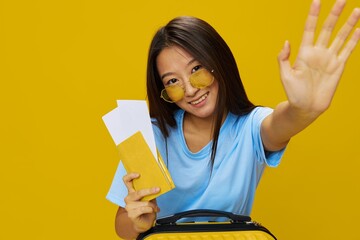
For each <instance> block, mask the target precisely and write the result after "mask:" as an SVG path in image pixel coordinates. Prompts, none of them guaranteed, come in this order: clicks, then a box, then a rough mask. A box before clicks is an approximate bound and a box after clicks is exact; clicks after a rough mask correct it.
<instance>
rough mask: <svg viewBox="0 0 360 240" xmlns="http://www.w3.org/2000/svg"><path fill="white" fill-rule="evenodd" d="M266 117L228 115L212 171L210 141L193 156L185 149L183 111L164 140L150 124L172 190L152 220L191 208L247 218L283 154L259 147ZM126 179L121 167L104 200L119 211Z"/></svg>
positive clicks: (259, 112)
mask: <svg viewBox="0 0 360 240" xmlns="http://www.w3.org/2000/svg"><path fill="white" fill-rule="evenodd" d="M271 112H272V109H270V108H265V107H257V108H255V109H254V110H253V111H252V112H251V113H249V114H247V115H244V116H237V115H234V114H231V113H229V114H228V115H227V117H226V119H225V121H224V123H223V125H222V127H221V129H220V135H219V139H218V147H217V152H216V158H215V163H214V166H213V169H212V172H211V168H210V164H209V161H210V155H211V146H212V142H209V143H208V144H207V145H206V146H205V147H204V148H203V149H201V150H200V151H199V152H196V153H193V152H191V151H190V150H189V149H188V147H187V145H186V142H185V138H184V134H183V119H184V111H183V110H178V111H177V112H176V113H175V115H174V116H175V119H176V123H177V127H176V128H170V129H169V130H170V134H169V137H168V138H167V139H166V140H165V138H164V137H163V135H162V134H161V131H160V129H159V128H158V127H156V125H155V124H153V128H154V135H155V141H156V145H157V147H158V149H159V152H160V154H161V156H162V158H163V160H164V162H165V163H166V164H167V167H168V169H169V172H170V175H171V177H172V179H173V181H174V183H175V186H176V188H175V189H173V190H171V191H170V192H167V193H165V194H164V195H161V196H160V197H158V198H157V204H158V206H159V207H160V209H161V211H160V212H159V213H158V215H157V217H158V218H161V217H165V216H169V215H172V214H174V213H177V212H182V211H186V210H193V209H214V210H222V211H228V212H233V213H236V214H242V215H250V212H251V209H252V205H253V201H254V196H255V191H256V187H257V185H258V183H259V180H260V178H261V176H262V173H263V171H264V169H265V166H266V165H269V166H273V167H275V166H277V165H278V164H279V162H280V159H281V157H282V155H283V153H284V149H283V150H281V151H277V152H265V150H264V148H263V144H262V140H261V136H260V126H261V122H262V121H263V119H264V118H265V117H266V116H268V115H269V114H270V113H271ZM165 141H167V144H165ZM166 145H167V149H166ZM125 174H126V172H125V170H124V169H123V167H122V165H121V164H120V165H119V168H118V170H117V172H116V174H115V177H114V180H113V183H112V186H111V188H110V191H109V193H108V195H107V199H108V200H110V201H112V202H114V203H115V204H118V205H119V206H122V207H124V206H125V203H124V198H125V197H126V195H127V189H126V187H125V185H124V183H123V182H122V177H123V175H125Z"/></svg>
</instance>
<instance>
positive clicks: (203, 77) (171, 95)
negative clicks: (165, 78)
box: [160, 68, 214, 103]
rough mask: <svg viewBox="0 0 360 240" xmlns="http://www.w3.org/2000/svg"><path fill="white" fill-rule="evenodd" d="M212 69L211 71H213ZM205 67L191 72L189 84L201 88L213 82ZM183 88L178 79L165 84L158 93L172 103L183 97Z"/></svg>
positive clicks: (212, 77)
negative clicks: (167, 84) (172, 82)
mask: <svg viewBox="0 0 360 240" xmlns="http://www.w3.org/2000/svg"><path fill="white" fill-rule="evenodd" d="M213 72H214V70H212V71H211V73H213ZM211 73H210V72H209V71H208V70H206V69H205V68H201V69H199V70H198V71H196V72H194V73H192V74H191V75H190V77H189V81H190V84H191V86H193V87H194V88H198V89H203V88H206V87H208V86H210V85H211V84H212V83H213V82H214V76H213V75H212V74H211ZM184 95H185V89H184V85H183V84H182V83H180V82H179V81H178V82H176V83H174V84H171V85H170V86H166V87H165V88H164V89H163V90H162V91H161V94H160V97H161V98H162V99H164V100H165V101H166V102H169V103H174V102H177V101H180V100H181V99H183V98H184Z"/></svg>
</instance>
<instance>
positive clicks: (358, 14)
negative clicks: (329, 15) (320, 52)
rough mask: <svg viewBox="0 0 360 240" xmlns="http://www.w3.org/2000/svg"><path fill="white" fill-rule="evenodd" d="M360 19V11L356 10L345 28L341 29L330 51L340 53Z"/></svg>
mask: <svg viewBox="0 0 360 240" xmlns="http://www.w3.org/2000/svg"><path fill="white" fill-rule="evenodd" d="M359 19H360V9H359V8H355V9H354V11H353V12H352V14H351V15H350V17H349V18H348V20H347V21H346V23H345V24H344V26H342V28H341V29H340V31H339V33H338V34H337V36H336V38H335V39H334V41H333V43H332V44H331V46H330V50H331V51H334V52H336V53H338V52H339V51H340V49H341V48H342V46H343V45H344V43H345V41H346V39H347V38H348V36H349V35H350V33H351V31H352V30H353V29H354V27H355V25H356V24H357V22H358V21H359Z"/></svg>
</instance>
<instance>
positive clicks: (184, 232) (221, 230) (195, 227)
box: [137, 209, 276, 240]
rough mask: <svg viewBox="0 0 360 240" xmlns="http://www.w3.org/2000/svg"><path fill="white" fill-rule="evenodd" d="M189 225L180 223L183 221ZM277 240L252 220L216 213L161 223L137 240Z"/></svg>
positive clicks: (184, 215)
mask: <svg viewBox="0 0 360 240" xmlns="http://www.w3.org/2000/svg"><path fill="white" fill-rule="evenodd" d="M194 217H196V218H197V217H225V218H226V219H228V221H221V222H219V221H214V222H194V221H188V219H189V220H191V219H192V218H194ZM184 218H185V219H186V222H181V223H178V222H177V221H178V220H180V219H184ZM142 239H145V240H160V239H161V240H170V239H171V240H177V239H179V240H180V239H181V240H187V239H189V240H190V239H191V240H197V239H202V240H204V239H224V240H228V239H229V240H230V239H236V240H274V239H275V240H276V237H275V236H274V235H273V234H272V233H271V232H270V231H269V230H268V229H267V228H265V227H264V226H262V225H261V224H259V223H256V222H254V221H251V218H250V217H249V216H243V215H236V214H233V213H229V212H223V211H217V210H204V209H202V210H191V211H186V212H181V213H177V214H174V215H172V216H170V217H166V218H162V219H158V220H157V221H156V223H155V225H154V227H152V228H151V229H149V230H148V231H146V232H144V233H142V234H140V235H139V236H138V238H137V240H142Z"/></svg>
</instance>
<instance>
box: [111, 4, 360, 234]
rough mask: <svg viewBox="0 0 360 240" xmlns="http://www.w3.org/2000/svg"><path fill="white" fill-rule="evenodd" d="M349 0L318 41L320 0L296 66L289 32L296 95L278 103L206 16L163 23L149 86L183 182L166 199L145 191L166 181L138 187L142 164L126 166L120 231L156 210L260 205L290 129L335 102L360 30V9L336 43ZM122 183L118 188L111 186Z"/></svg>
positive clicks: (144, 221) (166, 152) (162, 146)
mask: <svg viewBox="0 0 360 240" xmlns="http://www.w3.org/2000/svg"><path fill="white" fill-rule="evenodd" d="M344 4H345V3H344V1H340V0H339V1H337V2H336V3H335V5H334V7H333V9H332V11H331V13H330V15H329V17H328V18H327V20H326V21H325V23H324V27H323V29H322V31H321V32H320V35H319V37H318V39H317V41H316V42H315V43H314V32H315V27H316V20H317V17H318V14H319V10H320V3H319V2H318V1H316V0H315V1H314V2H313V3H312V5H311V9H310V13H309V17H308V19H307V21H306V27H305V32H304V35H303V40H302V43H301V46H300V51H299V54H298V56H297V59H296V61H295V63H294V65H293V66H291V65H290V63H289V56H290V45H289V43H288V42H285V45H284V47H283V49H282V50H281V52H280V54H279V56H278V61H279V66H280V75H281V80H282V83H283V86H284V89H285V92H286V94H287V98H288V99H287V101H285V102H282V103H280V104H279V105H278V106H277V107H276V108H275V109H274V110H272V109H270V108H266V107H259V106H254V105H253V104H252V103H251V102H250V101H249V99H248V98H247V96H246V93H245V90H244V87H243V85H242V83H241V79H240V75H239V72H238V69H237V65H236V62H235V60H234V57H233V55H232V53H231V51H230V49H229V47H228V46H227V45H226V43H225V42H224V40H223V39H222V38H221V37H220V36H219V34H218V33H217V32H216V31H215V30H214V29H213V28H212V27H211V26H210V25H209V24H207V23H206V22H204V21H202V20H200V19H197V18H193V17H179V18H175V19H173V20H172V21H170V22H169V23H168V24H167V25H166V26H165V27H163V28H161V29H160V30H159V31H158V32H157V33H156V35H155V36H154V38H153V41H152V43H151V46H150V51H149V57H148V70H147V93H148V99H149V108H150V115H151V117H152V118H153V126H154V133H155V138H156V143H157V147H158V148H159V151H160V153H161V155H162V156H163V158H164V160H165V162H166V163H167V166H168V169H169V171H170V174H171V176H172V178H173V180H174V182H175V185H176V188H175V189H174V190H172V191H170V192H168V193H166V194H164V195H162V196H160V197H158V198H157V199H156V200H153V201H150V202H146V201H140V200H141V198H142V197H144V196H147V195H151V194H155V193H157V192H159V190H160V189H159V188H157V187H156V186H154V188H151V189H142V190H139V191H135V190H134V188H133V186H132V180H133V179H136V178H138V177H140V174H141V173H129V174H127V175H125V176H124V177H123V181H124V183H125V186H126V188H127V192H128V193H127V196H126V197H125V206H120V207H119V210H118V212H117V216H116V232H117V234H118V235H119V236H120V237H122V238H126V239H127V238H129V239H132V238H135V237H136V236H137V235H138V234H139V233H141V232H144V231H146V230H148V229H149V228H150V227H151V226H152V225H153V222H154V220H155V219H156V217H158V218H159V217H163V216H166V215H169V214H173V213H176V212H181V211H185V210H190V209H197V208H201V209H204V208H206V209H217V210H223V211H230V212H234V213H237V214H244V215H249V214H250V211H251V207H252V203H253V200H254V194H255V190H256V186H257V184H258V182H259V180H260V178H261V175H262V173H263V170H264V168H265V167H266V166H277V164H279V162H280V159H281V156H282V155H283V152H284V149H285V147H286V145H287V143H288V142H289V140H290V138H291V137H292V136H294V135H296V134H297V133H298V132H300V131H302V130H303V129H305V128H306V127H307V126H308V125H310V124H311V123H312V122H313V121H315V119H316V118H317V117H319V116H320V115H321V114H322V113H323V112H324V111H325V110H326V109H327V108H328V107H329V106H330V103H331V100H332V97H333V95H334V93H335V90H336V87H337V84H338V82H339V80H340V77H341V74H342V72H343V69H344V65H345V62H346V60H347V59H348V57H349V56H350V54H351V52H352V50H353V49H354V48H355V46H356V44H357V42H358V41H359V39H360V30H359V29H356V31H355V32H354V34H353V35H352V37H351V39H350V40H349V41H348V43H346V44H345V43H344V42H345V40H346V38H347V37H348V35H349V34H350V32H351V31H352V29H353V28H354V26H355V25H356V23H357V21H358V19H359V17H360V11H359V9H355V10H354V12H353V13H352V15H351V16H350V17H349V19H348V21H347V23H346V24H345V25H344V26H343V28H342V29H341V30H340V32H339V34H338V35H337V37H336V38H335V39H334V41H333V42H332V43H331V44H330V47H328V45H329V38H330V35H331V33H332V30H333V28H334V25H335V23H336V21H337V18H338V16H339V15H340V13H341V10H342V9H343V7H344ZM340 49H342V50H341V51H340ZM116 192H117V189H115V188H112V189H111V190H110V193H109V194H110V195H116ZM109 199H110V200H111V197H110V198H109ZM114 202H116V201H115V200H114ZM119 205H121V204H119ZM160 209H161V211H160Z"/></svg>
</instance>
